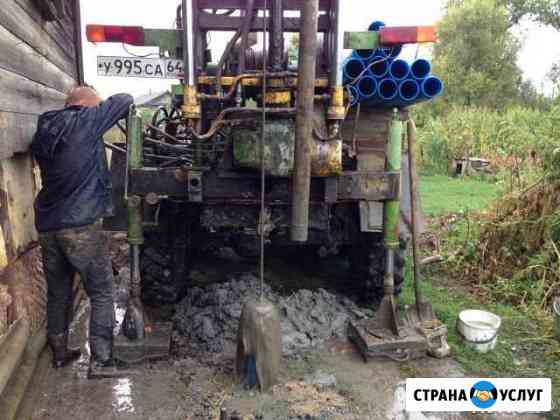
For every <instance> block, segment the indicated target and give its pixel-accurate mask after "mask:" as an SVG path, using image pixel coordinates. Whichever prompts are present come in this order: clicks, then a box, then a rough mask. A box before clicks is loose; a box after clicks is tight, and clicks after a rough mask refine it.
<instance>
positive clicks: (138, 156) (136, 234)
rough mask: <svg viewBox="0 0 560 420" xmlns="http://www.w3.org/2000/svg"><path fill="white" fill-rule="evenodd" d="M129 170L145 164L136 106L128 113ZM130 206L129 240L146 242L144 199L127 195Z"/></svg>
mask: <svg viewBox="0 0 560 420" xmlns="http://www.w3.org/2000/svg"><path fill="white" fill-rule="evenodd" d="M127 133H128V134H127V171H130V170H132V169H141V168H142V167H143V165H144V160H143V155H142V118H141V117H140V115H139V114H138V112H137V111H136V108H135V107H134V106H131V107H130V111H129V114H128V131H127ZM127 207H128V242H129V243H130V244H131V245H141V244H143V243H144V229H143V220H142V201H141V198H140V197H138V196H133V197H127Z"/></svg>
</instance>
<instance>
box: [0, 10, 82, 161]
mask: <svg viewBox="0 0 560 420" xmlns="http://www.w3.org/2000/svg"><path fill="white" fill-rule="evenodd" d="M74 30H75V28H74V24H73V23H72V20H71V17H70V18H68V19H65V20H63V21H54V22H46V21H45V20H44V19H43V18H42V17H41V14H40V12H39V11H38V9H37V8H36V7H35V5H34V0H9V1H3V2H2V7H0V90H1V92H2V95H0V159H6V158H9V157H11V156H12V155H13V154H14V153H17V152H25V151H26V150H27V148H28V147H29V143H30V141H31V135H30V134H32V132H33V131H34V127H33V126H34V124H35V122H36V120H37V116H38V115H39V114H41V113H42V112H45V111H47V110H51V109H56V108H60V107H62V106H63V102H64V97H65V92H67V91H68V89H70V88H71V87H72V86H73V85H74V84H75V83H76V82H75V80H76V78H77V77H76V72H77V64H76V49H75V47H74Z"/></svg>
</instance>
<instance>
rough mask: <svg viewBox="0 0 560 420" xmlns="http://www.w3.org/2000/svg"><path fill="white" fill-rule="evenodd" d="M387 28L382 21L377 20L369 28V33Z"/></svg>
mask: <svg viewBox="0 0 560 420" xmlns="http://www.w3.org/2000/svg"><path fill="white" fill-rule="evenodd" d="M384 27H385V22H383V21H381V20H376V21H374V22H371V23H370V25H369V27H368V31H378V30H380V29H381V28H384Z"/></svg>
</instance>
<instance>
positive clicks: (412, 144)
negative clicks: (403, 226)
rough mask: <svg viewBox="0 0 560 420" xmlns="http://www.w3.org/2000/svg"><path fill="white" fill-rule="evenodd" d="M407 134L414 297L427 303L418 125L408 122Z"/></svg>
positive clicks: (419, 302) (420, 302) (418, 301)
mask: <svg viewBox="0 0 560 420" xmlns="http://www.w3.org/2000/svg"><path fill="white" fill-rule="evenodd" d="M406 134H407V137H408V172H409V177H410V209H411V210H410V227H411V231H412V261H413V266H414V295H415V297H416V303H417V304H419V305H422V304H424V303H425V299H424V296H423V295H422V290H421V289H420V284H419V283H420V253H419V252H418V220H417V214H416V210H417V207H416V205H417V201H416V197H417V189H418V187H417V185H416V181H417V178H416V124H414V121H413V120H408V123H407V130H406Z"/></svg>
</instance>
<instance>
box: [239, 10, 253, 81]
mask: <svg viewBox="0 0 560 420" xmlns="http://www.w3.org/2000/svg"><path fill="white" fill-rule="evenodd" d="M254 7H255V0H247V7H246V9H245V19H243V24H242V26H241V47H240V48H239V68H238V70H237V71H238V72H239V73H243V72H244V71H245V51H247V48H248V45H249V31H250V30H251V22H252V21H253V9H254Z"/></svg>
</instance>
